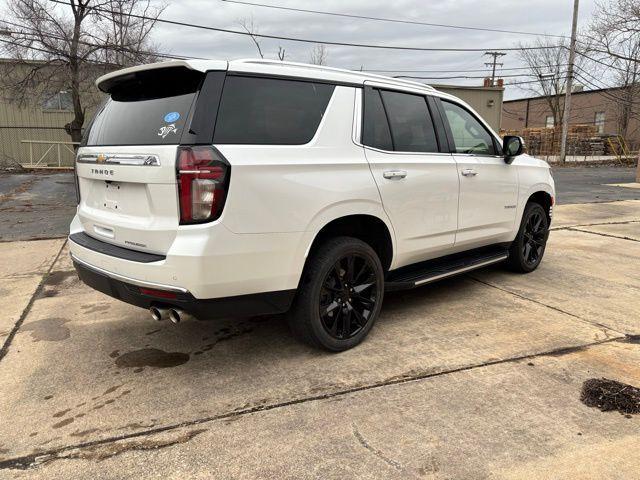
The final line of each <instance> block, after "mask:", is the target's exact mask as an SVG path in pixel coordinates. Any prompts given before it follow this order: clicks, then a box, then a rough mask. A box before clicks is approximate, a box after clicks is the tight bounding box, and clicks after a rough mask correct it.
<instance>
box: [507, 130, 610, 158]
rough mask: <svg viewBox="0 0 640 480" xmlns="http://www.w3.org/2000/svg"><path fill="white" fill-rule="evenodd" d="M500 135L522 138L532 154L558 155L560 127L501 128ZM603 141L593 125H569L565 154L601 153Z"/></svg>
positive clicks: (603, 147)
mask: <svg viewBox="0 0 640 480" xmlns="http://www.w3.org/2000/svg"><path fill="white" fill-rule="evenodd" d="M500 134H501V135H503V136H504V135H518V136H521V137H522V138H523V139H524V143H525V145H526V149H527V152H528V153H530V154H532V155H558V154H559V153H560V137H561V135H562V127H552V128H546V127H530V128H525V129H523V130H503V131H501V132H500ZM604 151H605V142H604V141H603V140H602V139H601V138H600V137H599V136H598V134H597V128H596V127H595V126H594V125H570V126H569V133H568V135H567V155H603V154H604Z"/></svg>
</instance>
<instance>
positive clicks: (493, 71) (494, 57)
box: [484, 52, 506, 87]
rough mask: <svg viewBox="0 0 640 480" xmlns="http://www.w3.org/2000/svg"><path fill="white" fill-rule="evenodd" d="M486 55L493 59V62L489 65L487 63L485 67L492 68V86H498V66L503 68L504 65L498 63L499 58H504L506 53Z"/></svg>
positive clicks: (487, 53)
mask: <svg viewBox="0 0 640 480" xmlns="http://www.w3.org/2000/svg"><path fill="white" fill-rule="evenodd" d="M484 54H485V55H489V56H490V57H493V61H492V62H489V63H485V66H487V67H491V68H492V70H491V86H492V87H495V86H496V65H500V66H502V65H503V64H502V63H498V57H504V56H505V55H506V53H504V52H484Z"/></svg>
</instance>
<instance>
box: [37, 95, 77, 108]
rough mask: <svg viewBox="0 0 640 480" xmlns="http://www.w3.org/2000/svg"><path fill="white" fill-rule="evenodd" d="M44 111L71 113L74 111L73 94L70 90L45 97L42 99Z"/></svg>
mask: <svg viewBox="0 0 640 480" xmlns="http://www.w3.org/2000/svg"><path fill="white" fill-rule="evenodd" d="M42 110H45V111H59V110H62V111H65V112H70V111H72V110H73V100H72V99H71V92H69V91H68V90H61V91H59V92H56V93H53V94H48V95H45V96H44V98H43V99H42Z"/></svg>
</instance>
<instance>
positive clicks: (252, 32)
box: [238, 16, 264, 58]
mask: <svg viewBox="0 0 640 480" xmlns="http://www.w3.org/2000/svg"><path fill="white" fill-rule="evenodd" d="M238 25H240V26H241V27H242V28H243V29H244V30H245V31H246V32H247V33H248V34H249V37H250V38H251V40H252V41H253V43H254V44H255V46H256V48H257V49H258V55H260V58H264V54H263V53H262V47H261V46H260V42H259V41H258V37H256V35H257V33H258V25H256V24H255V22H254V20H253V16H251V17H249V18H240V19H238Z"/></svg>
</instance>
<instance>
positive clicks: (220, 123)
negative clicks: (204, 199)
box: [213, 76, 334, 145]
mask: <svg viewBox="0 0 640 480" xmlns="http://www.w3.org/2000/svg"><path fill="white" fill-rule="evenodd" d="M333 90H334V86H333V85H327V84H323V83H314V82H305V81H297V80H283V79H273V78H255V77H242V76H228V77H227V79H226V81H225V84H224V90H223V93H222V100H221V102H220V109H219V111H218V119H217V123H216V129H215V134H214V137H213V141H214V143H218V144H225V143H226V144H252V145H256V144H257V145H302V144H305V143H308V142H309V141H310V140H311V139H312V138H313V136H314V135H315V133H316V130H317V129H318V125H320V121H321V120H322V116H323V115H324V112H325V110H326V108H327V104H328V103H329V99H330V98H331V95H332V93H333Z"/></svg>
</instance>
